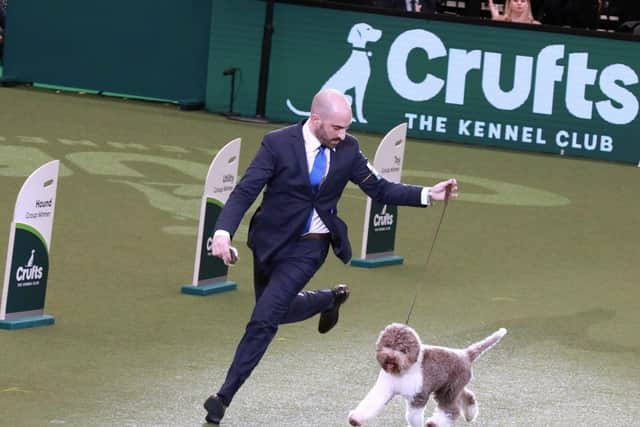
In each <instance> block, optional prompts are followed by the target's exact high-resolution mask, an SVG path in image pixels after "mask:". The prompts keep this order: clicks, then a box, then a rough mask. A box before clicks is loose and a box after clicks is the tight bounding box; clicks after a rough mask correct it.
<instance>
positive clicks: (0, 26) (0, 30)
mask: <svg viewBox="0 0 640 427" xmlns="http://www.w3.org/2000/svg"><path fill="white" fill-rule="evenodd" d="M6 16H7V0H0V64H1V63H2V54H3V51H4V48H3V47H4V28H5V18H6Z"/></svg>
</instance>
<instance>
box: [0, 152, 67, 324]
mask: <svg viewBox="0 0 640 427" xmlns="http://www.w3.org/2000/svg"><path fill="white" fill-rule="evenodd" d="M59 167H60V162H59V161H58V160H54V161H51V162H49V163H47V164H45V165H43V166H41V167H40V168H39V169H38V170H36V171H35V172H34V173H32V174H31V176H30V177H29V178H27V180H26V181H25V183H24V184H23V186H22V189H21V190H20V193H19V194H18V199H17V200H16V206H15V210H14V213H13V222H12V223H11V230H10V235H9V247H8V249H7V262H6V264H5V274H4V286H3V288H2V304H1V305H0V328H2V329H21V328H27V327H32V326H40V325H50V324H53V323H54V318H53V316H48V315H45V314H44V300H45V296H46V292H47V279H48V277H49V265H50V264H49V248H50V247H51V230H52V228H53V212H54V210H55V206H56V189H57V184H58V170H59Z"/></svg>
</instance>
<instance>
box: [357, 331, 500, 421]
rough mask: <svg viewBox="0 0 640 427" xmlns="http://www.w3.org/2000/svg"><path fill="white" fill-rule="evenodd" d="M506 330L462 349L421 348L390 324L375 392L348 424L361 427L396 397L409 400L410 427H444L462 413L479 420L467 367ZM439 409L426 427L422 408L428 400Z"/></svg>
mask: <svg viewBox="0 0 640 427" xmlns="http://www.w3.org/2000/svg"><path fill="white" fill-rule="evenodd" d="M506 333H507V330H506V329H504V328H502V329H499V330H498V331H496V332H494V333H493V334H492V335H490V336H488V337H487V338H485V339H484V340H482V341H478V342H477V343H475V344H472V345H470V346H469V347H467V348H465V349H451V348H446V347H435V346H430V345H424V344H422V342H421V341H420V337H418V334H417V333H416V331H414V330H413V329H412V328H410V327H409V326H407V325H403V324H400V323H392V324H391V325H389V326H387V327H386V328H385V329H384V330H383V331H382V332H381V333H380V336H379V337H378V342H377V344H376V359H377V360H378V363H379V364H380V367H381V368H382V369H381V370H380V374H379V375H378V380H377V381H376V383H375V385H374V386H373V388H372V389H371V390H370V391H369V393H368V394H367V396H366V397H365V398H364V399H363V400H362V402H360V404H359V405H358V406H357V407H356V408H355V409H354V410H352V411H351V412H349V423H350V424H351V425H352V426H361V425H363V424H364V423H365V422H366V421H367V420H370V419H372V418H374V417H375V416H376V415H377V414H378V413H379V412H380V410H381V409H382V408H383V407H384V406H385V405H386V404H387V403H388V402H389V401H390V400H391V399H392V398H393V397H394V396H396V395H401V396H403V397H404V398H405V399H406V401H407V411H406V414H405V417H406V420H407V423H408V424H409V425H410V426H411V427H422V426H426V427H448V426H451V425H452V424H453V422H454V421H455V420H456V419H457V418H458V417H459V416H460V414H461V413H462V414H463V415H464V417H465V419H466V420H467V421H473V420H475V418H476V417H477V415H478V405H477V403H476V398H475V396H474V394H473V393H472V392H471V390H469V389H468V388H466V385H467V384H468V383H469V381H470V380H471V377H472V372H471V363H472V362H473V361H474V360H476V359H477V358H478V357H480V356H481V355H482V354H483V353H484V352H485V351H487V350H489V349H490V348H491V347H493V346H494V345H496V344H497V343H498V342H499V341H500V340H501V339H502V337H504V336H505V335H506ZM432 394H433V395H434V398H435V400H436V403H437V404H438V406H437V408H436V410H435V412H434V413H433V415H432V416H431V418H429V419H428V420H427V423H426V424H425V423H424V408H425V406H426V405H427V401H428V400H429V397H430V396H431V395H432Z"/></svg>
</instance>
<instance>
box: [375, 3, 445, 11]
mask: <svg viewBox="0 0 640 427" xmlns="http://www.w3.org/2000/svg"><path fill="white" fill-rule="evenodd" d="M375 5H376V6H380V7H384V8H387V9H396V10H404V11H405V12H421V13H436V9H437V1H436V0H377V1H376V2H375Z"/></svg>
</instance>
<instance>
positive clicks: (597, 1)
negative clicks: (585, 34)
mask: <svg viewBox="0 0 640 427" xmlns="http://www.w3.org/2000/svg"><path fill="white" fill-rule="evenodd" d="M567 9H568V10H567V17H568V19H567V24H568V25H569V26H570V27H573V28H589V29H592V30H596V29H598V25H599V24H600V13H601V12H602V0H569V1H568V2H567Z"/></svg>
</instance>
